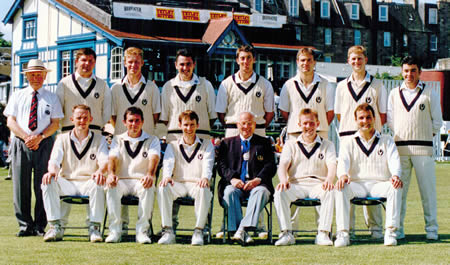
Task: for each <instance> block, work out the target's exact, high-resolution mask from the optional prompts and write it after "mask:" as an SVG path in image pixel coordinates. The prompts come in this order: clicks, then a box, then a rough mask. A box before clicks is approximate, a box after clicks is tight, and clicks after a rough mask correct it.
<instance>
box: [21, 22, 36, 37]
mask: <svg viewBox="0 0 450 265" xmlns="http://www.w3.org/2000/svg"><path fill="white" fill-rule="evenodd" d="M23 23H24V29H23V38H24V39H25V40H32V39H36V17H34V18H28V19H24V21H23Z"/></svg>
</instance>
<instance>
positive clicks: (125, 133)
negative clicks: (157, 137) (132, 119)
mask: <svg viewBox="0 0 450 265" xmlns="http://www.w3.org/2000/svg"><path fill="white" fill-rule="evenodd" d="M119 136H120V137H121V138H122V139H123V140H124V141H132V142H137V141H143V140H145V139H147V138H150V135H148V134H147V133H146V132H144V131H142V133H141V136H139V137H137V138H131V137H130V136H128V132H124V133H122V134H121V135H119Z"/></svg>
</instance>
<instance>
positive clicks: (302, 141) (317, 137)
mask: <svg viewBox="0 0 450 265" xmlns="http://www.w3.org/2000/svg"><path fill="white" fill-rule="evenodd" d="M297 141H298V142H300V143H302V144H304V145H309V144H311V143H307V142H305V140H303V136H302V134H300V135H299V136H298V137H297ZM313 143H319V144H322V139H320V136H319V135H316V139H314V142H313Z"/></svg>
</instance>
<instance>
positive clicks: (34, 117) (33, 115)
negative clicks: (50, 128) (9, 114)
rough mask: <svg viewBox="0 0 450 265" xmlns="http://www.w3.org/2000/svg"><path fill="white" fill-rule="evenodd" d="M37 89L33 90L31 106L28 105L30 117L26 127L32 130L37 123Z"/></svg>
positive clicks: (35, 127)
mask: <svg viewBox="0 0 450 265" xmlns="http://www.w3.org/2000/svg"><path fill="white" fill-rule="evenodd" d="M37 94H38V92H37V91H34V92H33V99H32V100H31V107H30V119H29V120H28V128H30V130H32V131H34V130H36V129H37V127H38V123H37V110H38V98H37Z"/></svg>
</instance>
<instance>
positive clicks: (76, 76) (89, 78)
mask: <svg viewBox="0 0 450 265" xmlns="http://www.w3.org/2000/svg"><path fill="white" fill-rule="evenodd" d="M80 78H84V77H81V75H80V74H79V73H78V72H77V71H75V79H76V80H79V79H80ZM85 79H87V80H91V79H94V80H97V78H96V77H95V75H94V73H92V75H91V76H90V77H88V78H85Z"/></svg>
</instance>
